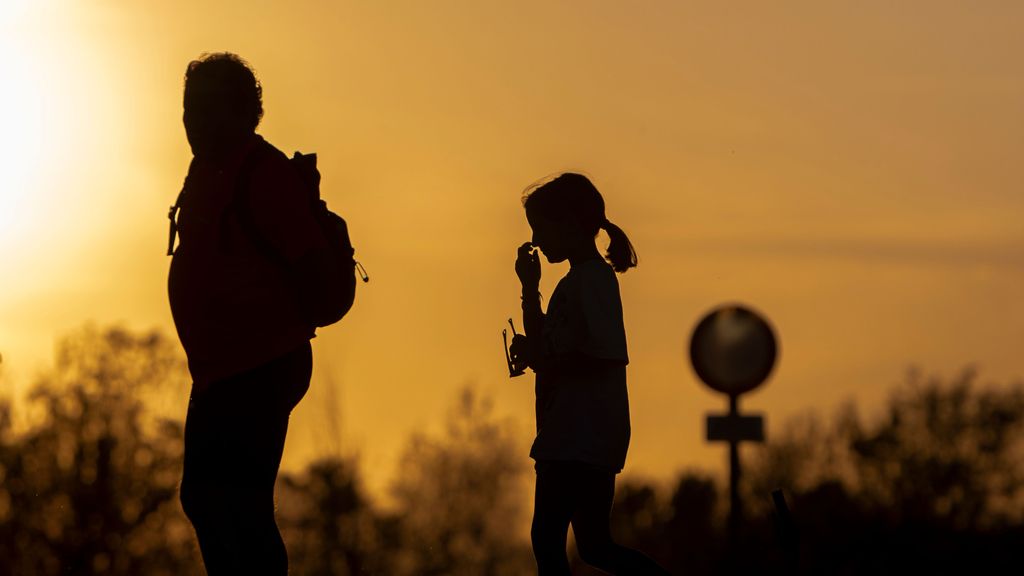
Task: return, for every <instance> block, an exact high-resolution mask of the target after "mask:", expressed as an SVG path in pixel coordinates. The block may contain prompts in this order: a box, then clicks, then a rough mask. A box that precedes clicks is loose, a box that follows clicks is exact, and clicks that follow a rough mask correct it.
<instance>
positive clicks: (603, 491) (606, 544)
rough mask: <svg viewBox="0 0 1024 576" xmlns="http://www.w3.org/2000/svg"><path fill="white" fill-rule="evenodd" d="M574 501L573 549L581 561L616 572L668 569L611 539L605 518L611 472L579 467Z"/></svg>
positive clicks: (609, 505) (638, 573) (638, 575)
mask: <svg viewBox="0 0 1024 576" xmlns="http://www.w3.org/2000/svg"><path fill="white" fill-rule="evenodd" d="M578 478H579V480H578V483H577V494H578V498H579V500H578V504H577V507H576V512H575V514H574V515H573V517H572V531H573V534H574V535H575V536H576V548H577V549H578V550H579V553H580V558H582V559H583V561H584V562H586V563H587V564H590V565H591V566H594V567H595V568H599V569H601V570H604V571H605V572H608V573H609V574H618V575H636V576H647V575H657V576H661V575H665V574H668V572H667V571H666V570H665V569H664V568H662V567H661V566H659V565H658V563H657V562H655V561H654V560H651V559H650V558H648V557H647V556H645V555H644V554H642V553H640V552H638V551H636V550H633V549H631V548H626V547H624V546H619V545H618V544H616V543H615V542H614V541H612V536H611V531H610V530H609V527H608V517H609V515H610V514H611V510H612V500H613V498H614V496H615V474H614V473H613V472H604V471H601V470H595V469H581V471H580V474H579V475H578Z"/></svg>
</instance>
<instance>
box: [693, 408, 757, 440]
mask: <svg viewBox="0 0 1024 576" xmlns="http://www.w3.org/2000/svg"><path fill="white" fill-rule="evenodd" d="M707 438H708V441H709V442H716V441H718V442H744V441H748V442H763V441H764V417H763V416H761V415H756V416H740V415H734V414H726V415H708V420H707Z"/></svg>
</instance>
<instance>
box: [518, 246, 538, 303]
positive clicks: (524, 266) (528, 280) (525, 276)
mask: <svg viewBox="0 0 1024 576" xmlns="http://www.w3.org/2000/svg"><path fill="white" fill-rule="evenodd" d="M516 276H519V282H521V283H522V285H523V290H524V291H525V290H530V291H535V290H537V289H538V287H539V286H540V257H538V256H537V251H536V250H534V249H533V244H532V243H530V242H523V244H522V246H520V247H519V253H518V257H517V258H516Z"/></svg>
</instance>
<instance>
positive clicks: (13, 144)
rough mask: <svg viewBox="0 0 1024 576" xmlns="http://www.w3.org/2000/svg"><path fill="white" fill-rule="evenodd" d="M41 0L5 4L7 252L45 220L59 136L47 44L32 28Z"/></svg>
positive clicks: (1, 94)
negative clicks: (50, 147) (53, 146)
mask: <svg viewBox="0 0 1024 576" xmlns="http://www.w3.org/2000/svg"><path fill="white" fill-rule="evenodd" d="M40 8H42V5H41V4H34V3H32V2H28V1H27V0H26V1H25V2H12V3H8V0H4V5H3V8H2V9H0V70H2V71H3V72H2V74H3V79H4V80H3V89H2V90H0V127H2V128H0V247H2V248H3V251H4V252H8V251H14V250H15V249H16V247H17V246H18V245H20V244H22V243H24V242H26V241H30V240H31V238H32V235H33V233H32V231H33V229H34V228H36V227H37V226H38V225H39V224H40V220H39V218H38V215H39V214H40V213H41V212H42V211H43V209H44V208H45V206H43V202H42V199H43V198H45V197H46V194H45V187H46V186H47V183H48V181H49V180H50V179H51V178H50V176H52V175H51V174H48V173H47V167H48V165H49V164H50V163H52V162H53V160H54V159H53V153H52V152H53V151H50V152H49V153H48V152H47V143H48V142H49V143H53V142H55V141H56V140H57V138H58V137H59V133H58V126H57V122H56V121H55V113H56V110H55V108H56V107H55V105H54V104H55V102H56V98H55V94H57V91H58V89H59V87H55V86H51V85H49V84H51V83H52V82H48V81H47V80H48V74H47V72H46V70H47V69H46V67H45V66H43V64H44V63H45V62H46V61H47V60H49V58H46V57H45V56H46V51H47V48H45V47H44V46H40V44H41V41H40V40H41V39H40V38H39V36H38V35H36V34H34V33H33V28H34V27H33V26H32V25H31V24H32V16H36V15H38V14H34V13H33V12H34V11H35V10H36V9H40Z"/></svg>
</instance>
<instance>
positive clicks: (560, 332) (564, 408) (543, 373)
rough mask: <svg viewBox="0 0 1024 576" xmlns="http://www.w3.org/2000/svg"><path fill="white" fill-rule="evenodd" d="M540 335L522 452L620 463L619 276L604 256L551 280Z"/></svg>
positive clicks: (618, 466) (623, 440)
mask: <svg viewBox="0 0 1024 576" xmlns="http://www.w3.org/2000/svg"><path fill="white" fill-rule="evenodd" d="M543 339H544V341H543V346H544V353H545V356H546V361H545V362H544V364H543V367H542V368H541V369H540V370H539V371H538V372H537V382H536V391H537V438H536V439H535V440H534V442H533V448H532V449H531V450H530V456H531V457H532V458H533V459H534V460H570V461H577V462H584V463H587V464H593V465H595V466H600V467H604V468H610V469H612V470H614V471H616V472H617V471H619V470H622V467H623V465H624V464H625V462H626V450H627V448H628V447H629V434H630V428H629V398H628V394H627V392H626V364H628V363H629V356H628V354H627V352H626V330H625V328H624V326H623V321H622V301H621V299H620V297H619V282H618V279H617V278H616V277H615V271H614V270H612V267H611V266H609V265H608V263H607V262H605V261H604V260H599V259H593V260H587V261H584V262H580V263H578V264H576V265H575V266H573V267H572V268H570V270H569V273H568V274H566V276H565V277H564V278H562V280H561V281H559V283H558V286H557V287H556V288H555V291H554V293H553V294H552V295H551V300H550V302H549V303H548V310H547V314H546V315H545V318H544V331H543Z"/></svg>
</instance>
